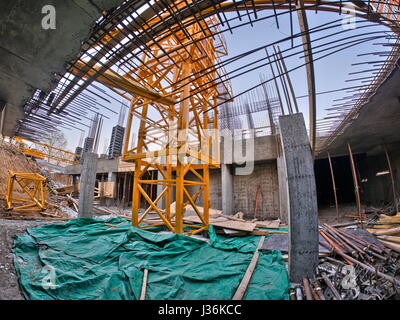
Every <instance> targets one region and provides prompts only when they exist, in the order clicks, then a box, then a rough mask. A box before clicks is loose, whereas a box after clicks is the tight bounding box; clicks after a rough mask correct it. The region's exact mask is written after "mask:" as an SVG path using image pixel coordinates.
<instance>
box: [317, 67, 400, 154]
mask: <svg viewBox="0 0 400 320" xmlns="http://www.w3.org/2000/svg"><path fill="white" fill-rule="evenodd" d="M398 142H400V70H399V67H398V63H397V66H396V68H395V69H394V70H393V71H392V73H391V74H390V75H389V77H388V78H386V80H385V81H384V82H383V83H382V84H381V85H380V86H379V88H378V90H377V91H376V93H375V94H374V95H373V96H372V97H371V99H370V101H369V102H368V103H367V104H365V105H364V106H363V107H362V109H361V110H360V113H359V116H358V117H357V118H356V119H355V120H353V122H352V123H351V125H349V126H348V127H347V128H346V129H345V131H344V132H343V133H342V134H341V135H339V136H338V137H337V138H336V139H335V140H334V141H333V142H332V143H331V145H330V146H329V147H328V149H327V151H329V152H330V153H331V155H334V156H338V155H344V154H348V151H347V143H350V145H351V147H352V151H353V153H371V152H374V151H376V150H382V148H381V147H382V146H383V145H384V144H385V145H391V144H396V143H398ZM324 153H325V152H322V153H321V154H320V156H323V154H324Z"/></svg>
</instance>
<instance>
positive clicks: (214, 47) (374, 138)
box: [0, 0, 400, 282]
mask: <svg viewBox="0 0 400 320" xmlns="http://www.w3.org/2000/svg"><path fill="white" fill-rule="evenodd" d="M246 2H247V1H240V3H239V2H237V3H236V2H229V1H213V2H210V1H195V2H194V1H189V2H186V3H184V2H180V1H171V2H169V1H168V2H164V1H156V2H155V3H147V1H126V2H124V3H122V1H98V3H97V2H96V1H94V2H93V1H92V2H90V1H89V2H85V1H83V2H82V5H77V4H76V3H75V2H73V3H71V4H65V3H64V2H58V1H55V2H54V5H56V6H57V8H58V10H60V11H61V12H62V13H63V14H64V15H65V16H67V17H68V16H69V15H71V16H73V15H79V16H80V17H81V16H83V17H82V20H81V23H79V24H73V23H70V22H71V21H70V20H71V19H66V21H67V22H68V23H67V25H66V26H65V25H63V28H62V30H60V31H58V30H57V31H56V32H54V33H53V34H50V33H49V34H48V35H46V37H45V38H44V39H39V40H40V41H37V40H36V39H35V37H31V39H29V40H30V41H28V40H27V39H25V40H26V41H24V43H25V45H26V44H27V43H31V42H33V43H36V44H37V43H43V42H46V43H47V50H48V51H50V50H53V43H59V42H63V43H64V42H67V43H68V44H69V47H68V48H63V47H57V50H56V51H54V52H52V59H51V63H50V64H47V61H46V63H44V61H43V60H41V59H36V60H35V61H33V56H34V55H35V52H37V51H40V50H39V49H38V47H36V46H32V48H29V49H31V50H26V48H25V47H15V48H14V47H12V44H13V43H15V41H13V40H15V39H13V38H12V36H11V35H12V34H13V33H12V32H9V31H7V30H8V28H18V27H16V26H14V25H10V26H7V27H6V30H5V31H4V30H2V32H3V33H4V35H6V37H5V41H4V40H2V41H4V42H5V43H8V44H7V45H8V46H10V45H11V47H7V45H3V44H2V47H1V50H3V51H4V52H5V56H6V57H7V58H6V59H5V60H4V62H2V63H1V65H0V67H1V68H2V70H4V72H2V78H1V79H0V81H1V82H3V83H5V82H6V83H7V84H8V83H12V86H8V85H2V86H0V99H1V102H0V109H3V111H2V122H1V132H2V134H3V135H10V136H12V135H14V134H19V135H21V136H27V137H31V138H36V139H40V137H41V135H43V134H44V132H46V131H48V130H50V131H51V130H54V129H55V128H56V127H57V126H61V127H63V126H64V127H65V126H68V127H71V126H72V127H73V126H74V125H77V123H79V121H75V120H74V117H78V116H83V117H85V116H87V115H88V113H90V112H91V113H93V112H95V111H94V110H95V108H96V107H97V105H101V104H100V103H99V101H98V99H100V100H101V99H102V100H101V101H102V103H104V101H107V100H109V101H111V100H113V99H114V100H117V99H116V98H115V96H112V95H111V93H112V94H115V95H117V96H118V98H119V99H124V100H125V101H127V102H129V103H130V107H129V113H128V121H127V125H126V130H122V129H123V127H122V123H120V121H119V123H118V125H117V126H116V127H114V129H113V135H112V141H111V144H110V147H109V156H110V158H113V157H114V158H115V159H100V160H98V159H97V155H93V154H92V153H91V151H93V149H94V150H95V151H96V150H97V144H98V141H99V138H98V135H99V132H100V131H101V124H100V125H97V123H98V121H99V120H98V117H99V113H96V115H97V118H96V119H97V120H95V121H93V122H94V123H96V126H92V130H91V132H90V133H89V136H88V138H86V141H85V146H84V150H83V154H84V156H83V164H81V165H74V166H70V167H67V168H66V169H65V173H66V174H68V175H71V176H73V177H74V181H75V182H76V183H78V180H77V179H76V178H77V177H79V176H80V199H79V202H80V203H79V208H80V216H90V215H91V213H92V205H93V190H94V187H95V183H96V180H97V182H100V183H102V182H109V183H114V184H113V185H114V187H113V188H114V190H113V192H112V196H108V197H107V198H108V199H107V204H108V205H109V206H111V205H119V204H120V203H122V205H123V206H124V207H125V206H126V207H129V206H132V207H133V210H132V219H133V224H134V226H139V225H140V222H142V220H143V219H144V216H145V215H146V214H147V213H149V212H152V213H157V214H158V215H159V216H160V218H162V222H161V224H162V225H166V226H168V228H169V229H170V230H172V231H174V232H178V233H182V232H183V227H184V226H185V225H184V224H183V222H182V221H181V220H182V218H183V216H184V214H185V204H187V203H189V204H190V205H191V206H192V207H193V209H194V211H195V212H196V213H197V215H198V216H199V218H200V220H201V228H200V229H199V230H198V231H203V230H205V229H207V227H208V211H209V208H212V209H219V210H222V211H223V212H224V213H225V214H227V215H233V214H236V213H237V212H243V213H244V217H245V218H247V219H259V220H270V219H277V218H279V219H280V220H281V221H282V222H284V223H289V230H290V245H289V270H290V273H291V275H290V276H291V279H292V280H293V281H296V282H298V281H300V280H301V279H302V277H304V276H310V275H311V274H312V273H313V272H314V269H315V267H316V264H317V255H318V241H319V240H318V221H317V218H318V217H317V215H318V207H317V205H319V209H323V208H324V206H325V207H329V206H332V204H333V199H334V204H335V206H336V208H337V214H340V205H341V204H343V203H346V204H347V203H349V204H352V205H354V204H355V205H356V207H357V212H356V213H357V215H358V217H359V218H360V219H362V215H363V212H362V211H363V210H364V211H365V209H363V210H362V208H361V207H362V204H363V205H364V207H366V206H382V205H391V208H389V209H388V211H390V213H393V212H394V211H397V210H398V191H397V190H398V189H399V185H400V171H399V170H400V153H399V150H400V149H399V146H400V135H399V130H398V128H399V123H398V122H399V119H400V117H399V110H400V108H399V92H398V91H399V90H398V88H399V86H398V83H399V81H400V80H399V70H398V61H397V59H398V56H399V52H398V43H397V39H395V41H393V42H391V43H390V45H391V47H392V50H391V51H390V54H389V58H388V59H387V60H386V61H384V63H383V64H379V65H378V67H379V68H378V69H377V70H378V71H377V72H376V73H375V74H373V78H372V79H371V81H370V83H368V84H367V85H360V86H359V87H358V88H361V89H359V90H358V91H356V93H355V94H354V95H351V96H350V98H349V101H345V102H343V103H341V104H339V105H338V106H335V107H334V108H333V109H334V115H333V116H332V115H330V114H328V115H327V116H326V118H323V119H319V121H317V105H316V95H317V92H316V88H315V87H316V86H315V67H314V61H313V59H314V57H313V50H312V47H313V46H312V40H311V37H310V33H312V32H311V31H310V30H309V27H308V22H307V15H306V10H321V11H331V12H335V13H341V10H342V7H341V5H340V6H339V5H338V4H337V3H333V2H332V3H331V2H323V3H321V2H319V1H315V2H314V1H302V0H300V1H298V2H297V3H296V5H293V6H292V3H291V2H290V1H275V2H274V1H252V2H251V6H250V5H249V4H248V3H247V4H246ZM40 5H44V3H42V2H38V3H37V4H35V5H32V4H31V5H29V6H26V7H24V8H23V9H24V10H23V11H22V13H20V14H21V15H27V13H29V10H30V9H32V8H37V7H38V6H40ZM275 5H277V7H278V9H279V10H283V11H286V12H288V13H290V19H292V11H296V13H297V18H298V22H299V30H300V32H299V33H296V34H294V33H293V30H291V31H292V34H291V36H290V40H292V41H293V39H294V38H296V39H300V40H301V47H302V50H301V52H300V54H301V55H303V54H304V56H301V58H302V60H304V65H302V66H303V67H304V69H305V71H306V76H307V79H306V80H307V81H306V82H307V89H308V91H307V92H308V94H307V98H308V110H307V111H308V130H309V132H308V133H307V132H306V126H305V124H304V121H303V118H302V116H300V115H301V113H299V110H298V104H297V97H296V96H295V92H294V89H293V87H292V83H291V80H290V77H289V76H288V73H289V72H290V71H288V69H287V66H286V64H285V58H287V56H289V55H290V54H289V53H288V52H287V51H289V50H290V49H287V50H283V51H281V49H280V48H279V47H278V46H275V45H266V46H265V47H263V48H262V49H263V50H264V49H265V52H266V54H265V56H264V57H263V59H264V60H265V61H267V63H266V64H265V65H268V66H270V68H271V73H272V75H271V77H270V78H269V79H267V80H266V79H264V80H263V79H261V83H260V84H259V85H257V86H256V87H255V88H251V90H248V91H250V92H253V93H254V92H256V93H255V94H254V96H256V97H257V99H253V98H252V96H248V97H247V98H244V99H243V100H240V98H239V97H238V96H242V97H243V96H244V93H246V92H244V93H241V94H239V95H237V96H235V95H234V94H233V91H232V88H230V76H231V74H230V72H229V71H227V70H225V64H226V65H229V63H230V62H231V61H230V60H229V59H226V60H223V61H222V62H221V59H222V57H223V56H225V55H226V54H227V52H226V44H225V43H224V41H223V39H222V37H221V34H222V33H223V32H227V31H232V30H231V27H230V24H229V21H230V19H232V20H236V17H235V18H230V19H228V18H226V16H225V13H228V12H229V13H235V14H236V13H237V14H238V19H239V20H240V21H241V17H242V15H241V14H242V13H246V14H247V15H248V19H249V21H248V22H246V24H252V23H253V22H255V21H256V20H258V18H257V12H259V11H264V10H270V11H271V12H274V15H271V18H272V17H274V18H275V19H276V21H277V24H278V15H277V13H276V7H275ZM392 5H393V6H394V5H395V4H392ZM4 6H5V8H4V10H3V11H2V12H5V14H8V16H7V17H12V16H13V15H16V13H15V10H14V9H15V7H13V6H12V5H11V4H8V5H4ZM111 8H115V10H114V9H113V10H111V11H110V12H107V10H108V9H111ZM372 8H374V5H372V7H370V5H369V3H368V5H367V4H365V3H362V4H360V3H358V4H356V6H355V13H356V15H357V16H358V17H360V18H362V19H364V20H365V21H370V22H373V23H375V24H379V25H381V26H384V27H386V28H387V32H393V34H397V28H398V23H397V16H396V19H392V17H391V16H389V15H388V14H387V13H385V12H382V11H381V10H379V8H375V10H372ZM103 11H105V12H103ZM35 12H36V11H35ZM100 13H101V14H100ZM221 13H224V15H221ZM101 15H103V16H102V17H100V16H101ZM252 15H254V21H253V20H252V19H253V18H252ZM5 20H7V19H5ZM364 20H363V21H364ZM95 21H96V23H95ZM290 21H291V23H292V20H290ZM225 25H226V26H225ZM89 27H91V28H93V29H92V30H91V32H89V31H90V28H89ZM38 28H39V27H38ZM224 28H225V29H224ZM66 29H68V31H69V32H68V33H67V32H65V31H66ZM33 32H36V33H38V34H40V32H38V30H33ZM379 32H380V31H379ZM65 34H69V35H71V34H73V35H74V39H73V41H72V39H64V37H65ZM0 35H2V34H0ZM77 35H78V36H77ZM385 37H386V38H385ZM391 37H392V35H391V36H387V35H385V36H384V37H383V38H382V39H386V40H388V41H389V40H393V39H394V38H393V37H392V38H391ZM3 39H4V37H3ZM61 40H66V41H61ZM81 40H85V42H84V43H83V45H82V46H80V43H79V41H81ZM35 41H36V42H35ZM325 45H326V44H325ZM293 48H294V46H293V43H292V49H293ZM331 49H332V48H331ZM257 50H261V49H260V48H258V49H257ZM268 50H269V51H268ZM322 51H323V50H322ZM250 52H251V50H250V51H249V52H248V53H245V54H243V55H239V56H238V57H235V58H234V59H232V61H233V60H235V59H241V58H243V57H246V56H247V55H250V54H251V53H250ZM270 52H274V53H273V54H271V55H270ZM45 55H46V52H44V53H43V54H42V56H45ZM252 63H255V62H254V61H253V62H252ZM20 64H23V65H24V66H25V67H26V68H22V67H21V68H20V69H18V68H17V67H15V70H9V68H10V66H18V65H20ZM64 64H68V65H67V66H66V68H64V67H63V65H64ZM249 65H250V66H251V63H249ZM249 65H247V64H246V65H245V67H249ZM275 71H276V73H277V74H275ZM367 71H368V70H367ZM360 72H363V71H360ZM50 73H51V74H52V77H53V81H54V84H53V85H50V82H51V80H49V79H51V77H50ZM231 73H234V72H231ZM10 74H15V75H17V76H16V77H13V78H12V79H10ZM233 77H234V76H232V78H233ZM278 78H279V81H280V82H281V84H280V87H279V86H278V85H277V79H278ZM22 79H23V80H24V81H21V80H22ZM272 83H274V84H275V86H270V85H271V84H272ZM98 85H102V86H104V87H105V88H107V90H109V91H107V92H106V91H105V90H104V89H102V88H100V89H99V88H98V87H97V86H98ZM10 87H11V89H9V88H10ZM15 88H17V89H15ZM32 88H35V91H34V92H33V90H32ZM260 88H262V89H263V90H261V91H259V92H257V89H260ZM352 89H354V88H352ZM360 90H362V91H361V92H359V91H360ZM342 91H345V90H342ZM16 92H18V93H16ZM260 92H261V93H260ZM260 95H262V98H260ZM29 98H30V99H29ZM28 99H29V100H28ZM252 99H253V100H252ZM103 100H104V101H103ZM232 100H234V101H236V103H237V106H236V107H235V108H234V107H232V105H231V102H232ZM255 100H257V101H255ZM237 101H239V102H237ZM103 107H104V105H103ZM107 108H108V107H107V106H105V109H107ZM151 108H152V109H151ZM378 108H379V113H378V112H377V109H378ZM149 109H151V110H152V112H158V114H157V117H158V118H157V117H155V116H154V113H152V112H149ZM277 110H278V111H277ZM112 111H114V112H115V110H112ZM260 111H265V113H264V114H263V117H265V122H266V123H267V125H266V126H259V125H257V124H256V123H255V122H256V121H255V120H256V119H255V117H253V113H257V112H260ZM335 112H336V113H335ZM23 114H24V117H23ZM259 115H260V114H259ZM239 116H243V117H245V118H246V122H247V129H242V130H241V131H240V133H239V134H240V137H238V136H237V134H236V133H235V132H234V133H232V134H231V135H224V139H223V141H222V143H219V141H217V143H213V142H211V141H210V140H209V139H210V138H211V136H209V134H208V129H211V128H213V129H217V128H218V126H219V127H220V128H221V129H237V128H238V127H240V122H241V120H240V119H239ZM135 117H136V119H139V121H140V125H139V128H135V127H134V126H133V124H132V121H133V119H134V118H135ZM278 118H279V119H278ZM16 119H20V121H19V122H18V125H16V124H17V123H16ZM101 119H102V118H101ZM332 119H334V120H332ZM168 121H176V122H177V127H178V128H179V129H183V130H188V131H191V133H190V134H193V136H194V137H195V139H196V143H197V142H204V140H206V143H205V144H206V145H207V148H206V150H205V151H204V153H202V154H201V156H204V155H205V156H206V158H207V157H208V158H207V159H206V160H204V158H203V159H200V158H201V157H200V155H199V153H198V154H196V153H193V150H188V149H186V150H184V151H181V150H176V149H175V148H172V147H171V145H170V144H169V143H167V144H165V145H163V144H162V143H160V141H161V140H162V139H161V138H162V137H160V136H158V134H159V133H160V131H161V132H163V131H166V130H167V128H168V126H169V124H168ZM100 122H101V120H100ZM93 128H95V129H93ZM134 130H136V133H137V136H136V137H135V136H134V134H135V132H134ZM196 130H197V131H196ZM257 130H259V131H257ZM263 130H264V132H263ZM124 131H125V132H124ZM257 132H258V133H257ZM260 132H263V133H261V134H260ZM164 133H165V132H164ZM124 134H125V143H124V148H123V146H122V137H123V136H124ZM185 134H186V139H184V140H185V141H184V143H181V141H180V142H178V147H182V146H183V145H184V144H185V143H186V142H187V141H189V140H190V139H189V136H190V134H188V133H187V132H186V133H185ZM253 136H254V138H253ZM132 137H135V140H136V141H135V142H137V143H136V144H134V143H132V140H133V139H132ZM158 140H160V141H158ZM191 142H193V141H191ZM157 144H158V146H157V149H152V148H151V145H157ZM228 145H230V146H231V147H227V146H228ZM245 146H246V147H245ZM79 147H80V146H79ZM214 147H215V153H213V152H212V150H211V149H213V148H214ZM122 148H123V152H122V153H123V154H122V158H118V156H119V155H120V150H121V149H122ZM177 149H178V148H177ZM242 149H246V152H245V155H244V156H243V154H242V151H243V150H242ZM226 150H227V151H226ZM202 151H203V150H202ZM328 152H329V153H328ZM349 152H350V155H349ZM218 154H220V161H219V162H218V163H216V164H215V163H214V161H213V160H214V157H215V159H218V157H217V155H218ZM237 154H239V155H240V156H239V157H237V156H236V155H237ZM328 154H329V157H330V158H331V159H329V160H328V158H327V157H328ZM170 155H174V156H179V155H183V156H184V157H192V158H196V159H198V160H201V161H202V162H200V163H199V164H198V166H197V167H196V166H191V163H189V164H187V163H185V164H184V165H181V164H179V163H178V164H177V165H170V164H169V163H167V165H165V166H163V165H160V163H154V162H153V160H157V158H158V157H160V156H166V158H168V157H169V156H170ZM210 159H211V160H210ZM123 160H125V161H132V162H133V163H127V162H124V161H123ZM218 160H219V159H218ZM314 160H315V162H314ZM167 162H168V161H167ZM332 163H333V165H332ZM345 163H346V166H343V164H345ZM328 165H330V168H329V167H328ZM246 168H247V169H248V168H250V169H249V170H247V171H246ZM329 169H331V170H329ZM314 170H315V172H314ZM314 180H316V186H315V182H314ZM185 184H186V185H185ZM199 186H200V187H199ZM163 187H165V188H164V189H163ZM353 191H354V197H353V195H352V194H353ZM163 196H165V199H162V197H163ZM173 201H176V203H177V204H176V207H175V210H176V212H175V213H176V217H175V221H174V222H173V223H172V220H171V219H172V218H171V215H170V212H169V210H170V204H171V203H172V202H173ZM199 203H203V210H204V211H203V212H200V211H199V209H198V207H199ZM141 209H143V210H144V215H142V216H140V215H139V211H140V210H141ZM320 211H322V210H320ZM164 214H165V216H164ZM338 218H339V217H338Z"/></svg>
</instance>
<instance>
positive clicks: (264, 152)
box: [221, 136, 277, 164]
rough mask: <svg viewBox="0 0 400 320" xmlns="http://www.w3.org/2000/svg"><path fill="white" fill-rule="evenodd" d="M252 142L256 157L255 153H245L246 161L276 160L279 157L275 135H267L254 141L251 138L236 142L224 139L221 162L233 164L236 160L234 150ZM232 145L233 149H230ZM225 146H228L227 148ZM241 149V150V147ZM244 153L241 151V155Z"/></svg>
mask: <svg viewBox="0 0 400 320" xmlns="http://www.w3.org/2000/svg"><path fill="white" fill-rule="evenodd" d="M246 144H249V146H250V145H251V144H253V145H254V158H253V155H250V154H245V153H243V156H244V159H245V161H253V160H254V161H255V162H258V161H266V160H274V159H276V158H277V142H276V137H275V136H265V137H257V138H255V139H254V142H250V141H249V140H236V142H232V140H226V139H225V140H222V143H221V163H224V164H232V163H234V162H236V161H235V157H234V156H233V155H232V154H233V153H232V150H233V151H234V150H235V148H238V149H239V148H241V147H243V148H244V146H245V145H246ZM229 146H231V149H229ZM225 148H227V149H226V150H225ZM239 151H241V150H240V149H239ZM241 154H242V153H240V155H241Z"/></svg>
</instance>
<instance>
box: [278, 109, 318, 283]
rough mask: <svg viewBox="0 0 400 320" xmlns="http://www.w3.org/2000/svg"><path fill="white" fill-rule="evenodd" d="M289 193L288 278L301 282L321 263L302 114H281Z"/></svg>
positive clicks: (310, 157)
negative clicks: (319, 260)
mask: <svg viewBox="0 0 400 320" xmlns="http://www.w3.org/2000/svg"><path fill="white" fill-rule="evenodd" d="M279 126H280V134H281V144H282V150H283V157H284V160H285V164H286V172H287V182H288V183H287V188H288V195H289V199H288V202H289V207H288V209H289V278H290V281H292V282H300V281H301V280H302V278H303V277H305V276H312V275H314V273H315V268H316V267H317V265H318V246H319V244H318V242H319V235H318V207H317V193H316V187H315V176H314V163H313V158H312V154H311V149H310V143H309V140H308V135H307V131H306V126H305V123H304V118H303V114H301V113H297V114H293V115H288V116H281V117H279Z"/></svg>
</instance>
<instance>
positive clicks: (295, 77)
mask: <svg viewBox="0 0 400 320" xmlns="http://www.w3.org/2000/svg"><path fill="white" fill-rule="evenodd" d="M271 14H272V12H269V11H263V12H260V13H259V17H262V16H266V15H271ZM232 15H233V13H229V14H227V16H228V17H230V16H232ZM235 15H236V13H235ZM307 16H308V20H309V27H310V28H313V27H316V26H318V25H321V24H323V23H327V22H329V21H334V20H337V19H339V18H341V17H340V16H339V15H338V14H335V13H324V12H318V13H317V14H315V13H314V11H308V12H307ZM342 17H343V16H342ZM252 18H254V16H252ZM243 20H244V21H247V18H246V17H244V18H243ZM359 20H360V19H359V18H357V21H359ZM235 23H236V22H235ZM279 23H280V28H279V29H278V28H277V26H276V23H275V19H268V20H263V21H260V22H256V23H254V24H253V27H251V26H250V25H247V26H244V27H241V28H237V29H235V30H234V32H233V34H230V33H229V32H225V33H224V36H225V39H226V42H227V46H228V51H229V56H228V57H232V56H235V55H237V54H240V53H243V52H245V51H248V50H250V49H254V48H257V47H259V46H264V45H266V44H269V43H272V42H274V41H277V40H279V39H282V38H285V37H287V36H289V35H290V19H289V15H288V14H286V15H283V16H280V17H279ZM293 23H294V32H295V33H296V32H298V30H299V27H298V23H297V15H296V14H295V13H294V14H293ZM362 25H365V24H364V23H363V22H362V23H360V24H358V23H357V24H356V26H362ZM342 30H343V29H342V27H341V26H339V27H336V28H333V29H329V30H327V31H322V32H318V33H315V34H313V35H312V39H313V40H315V39H317V38H320V37H324V39H323V40H319V41H315V42H314V43H313V46H318V45H320V44H322V43H325V42H328V41H334V42H335V41H338V40H339V39H341V38H343V37H348V36H351V35H360V34H361V33H362V34H363V35H365V36H367V35H368V34H369V33H370V32H376V31H383V30H386V31H387V29H385V28H384V27H381V26H377V25H375V26H373V27H369V28H361V29H359V28H356V29H354V30H351V31H348V32H346V33H344V34H342V35H340V34H338V32H340V31H342ZM355 39H356V38H355ZM357 39H358V38H357ZM347 41H349V40H347ZM385 41H387V40H384V39H379V40H374V41H371V42H365V43H362V44H360V45H358V46H356V47H352V48H349V49H346V50H345V51H341V52H338V53H335V54H334V55H332V56H329V57H327V58H324V59H321V60H318V61H315V64H314V65H315V78H316V91H317V93H318V92H323V91H327V90H334V89H339V88H344V87H349V86H355V85H359V84H361V82H360V81H356V82H347V83H346V82H345V80H346V79H351V78H359V77H363V76H366V75H367V74H360V75H354V76H349V75H348V73H349V72H356V71H362V70H364V69H369V68H371V67H368V66H366V65H361V66H351V64H352V63H355V62H362V61H371V60H378V59H376V58H375V57H373V56H365V57H357V54H359V53H367V52H373V51H378V50H382V51H385V50H388V49H382V47H378V46H373V45H372V43H383V42H385ZM300 43H301V42H300V39H296V40H295V41H294V45H297V44H300ZM337 43H339V42H337ZM332 45H335V43H333V44H332ZM290 47H291V42H290V41H287V42H286V43H283V44H280V49H281V51H284V50H285V49H289V48H290ZM318 50H320V49H316V50H315V51H314V52H316V51H318ZM297 51H299V50H297ZM270 52H271V51H270ZM322 54H323V53H315V56H314V58H317V57H319V56H321V55H322ZM285 55H286V54H285V53H284V56H285ZM228 57H227V58H228ZM263 57H264V58H265V52H264V51H260V52H258V53H257V54H253V55H251V56H250V57H248V58H247V59H242V60H240V61H239V62H237V63H236V62H235V63H233V64H231V65H229V66H228V68H227V70H228V72H229V71H231V70H233V69H234V68H238V67H239V68H240V67H242V66H243V65H244V64H246V63H248V62H250V61H254V60H256V59H259V58H263ZM381 59H382V58H381ZM223 60H224V58H223ZM285 62H286V64H287V68H288V69H289V70H290V69H292V68H295V67H297V66H299V65H301V64H303V63H304V58H302V57H301V56H300V55H296V56H294V57H290V58H287V59H285ZM260 73H262V74H264V75H267V76H268V75H270V71H269V68H268V67H265V66H264V67H262V68H259V69H257V70H255V71H252V72H249V73H247V74H245V75H243V76H240V77H238V78H235V79H233V80H232V85H233V91H234V94H239V93H240V92H242V91H244V90H246V89H248V88H250V87H252V86H254V85H257V84H259V82H260V80H259V79H260V78H259V74H260ZM290 77H291V80H292V82H293V87H294V91H295V93H296V96H303V95H306V94H307V81H306V71H305V68H304V67H302V68H300V69H298V70H296V71H293V72H291V73H290ZM96 85H98V84H96ZM110 94H112V93H111V92H110ZM112 95H113V96H114V97H116V98H117V100H121V98H120V97H118V96H116V95H115V94H112ZM344 95H345V94H344V93H343V92H336V93H331V94H323V95H318V96H317V119H319V118H322V117H324V115H326V111H325V109H326V108H329V107H330V106H331V105H332V104H334V103H335V102H333V100H334V99H338V98H341V97H343V96H344ZM109 100H110V103H109V104H107V103H104V101H101V100H99V99H98V101H99V102H100V103H102V104H103V103H104V104H107V106H108V107H109V108H111V109H113V110H115V111H116V112H119V110H120V107H121V103H120V102H117V101H115V100H112V99H109ZM125 103H128V102H127V101H125ZM298 105H299V109H300V111H301V112H303V114H304V117H305V119H306V123H308V99H307V98H301V99H298ZM103 113H104V114H105V115H106V116H108V117H109V118H110V119H109V120H108V119H105V120H104V125H103V130H102V135H101V138H100V142H99V148H98V153H103V151H104V150H105V144H106V142H107V141H109V139H110V136H111V130H112V127H113V126H115V125H116V124H117V121H118V115H115V114H113V113H111V112H110V111H108V110H104V109H103ZM83 122H86V123H87V122H88V121H83ZM137 124H138V121H135V126H137ZM136 130H137V129H136V128H134V129H133V132H136ZM64 133H65V135H66V137H67V139H68V148H69V149H70V150H74V149H75V147H76V146H77V145H78V142H79V137H80V134H81V133H80V132H79V131H77V130H64ZM87 133H88V132H87V130H86V132H85V136H86V135H87ZM107 143H108V142H107Z"/></svg>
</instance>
